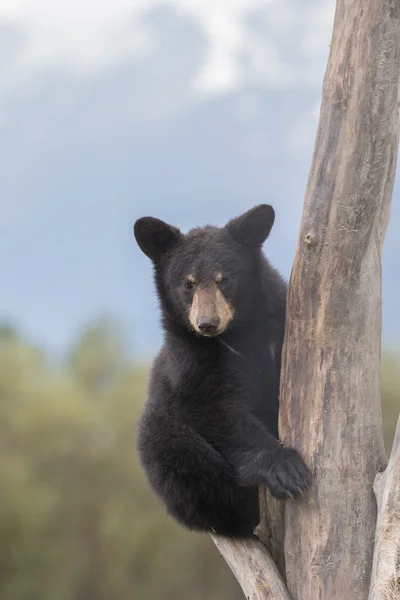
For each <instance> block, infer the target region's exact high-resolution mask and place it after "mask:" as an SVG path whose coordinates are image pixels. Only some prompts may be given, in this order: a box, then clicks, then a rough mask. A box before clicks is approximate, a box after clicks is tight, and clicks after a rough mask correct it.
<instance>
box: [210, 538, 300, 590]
mask: <svg viewBox="0 0 400 600" xmlns="http://www.w3.org/2000/svg"><path fill="white" fill-rule="evenodd" d="M211 537H212V539H213V541H214V543H215V545H216V546H217V548H218V550H219V552H220V553H221V556H222V557H223V558H224V559H225V561H226V562H227V563H228V565H229V567H230V568H231V570H232V572H233V574H234V575H235V577H236V579H237V580H238V582H239V584H240V586H241V588H242V590H243V593H244V595H245V597H246V599H247V600H291V599H290V596H289V594H288V591H287V589H286V587H285V584H284V583H283V581H282V579H281V576H280V575H279V571H278V569H277V567H276V566H275V563H274V561H273V560H272V558H271V556H270V554H269V553H268V551H267V550H266V549H265V547H264V546H263V544H262V543H261V542H260V541H259V540H256V539H254V540H234V539H232V538H226V537H222V536H216V535H212V536H211Z"/></svg>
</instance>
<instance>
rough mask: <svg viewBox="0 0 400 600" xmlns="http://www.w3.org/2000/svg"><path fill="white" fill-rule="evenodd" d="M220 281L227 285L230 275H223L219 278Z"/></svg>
mask: <svg viewBox="0 0 400 600" xmlns="http://www.w3.org/2000/svg"><path fill="white" fill-rule="evenodd" d="M219 283H220V284H221V285H227V284H228V283H229V278H228V277H221V279H220V280H219Z"/></svg>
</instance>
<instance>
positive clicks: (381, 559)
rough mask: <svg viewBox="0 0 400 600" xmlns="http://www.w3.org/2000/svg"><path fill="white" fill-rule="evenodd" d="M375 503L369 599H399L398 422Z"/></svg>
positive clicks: (399, 471)
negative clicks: (373, 548) (375, 524)
mask: <svg viewBox="0 0 400 600" xmlns="http://www.w3.org/2000/svg"><path fill="white" fill-rule="evenodd" d="M374 491H375V495H376V499H377V503H378V522H377V526H376V534H375V550H374V562H373V567H372V580H371V588H370V592H369V600H395V599H396V598H400V419H399V420H398V423H397V430H396V435H395V438H394V443H393V449H392V456H391V458H390V461H389V464H388V467H387V469H386V471H385V473H383V474H381V473H379V474H378V475H377V476H376V479H375V483H374Z"/></svg>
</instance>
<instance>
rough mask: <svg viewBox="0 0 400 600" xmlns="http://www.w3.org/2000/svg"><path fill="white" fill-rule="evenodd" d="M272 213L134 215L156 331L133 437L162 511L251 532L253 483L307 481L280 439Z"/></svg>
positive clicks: (278, 489) (281, 492)
mask: <svg viewBox="0 0 400 600" xmlns="http://www.w3.org/2000/svg"><path fill="white" fill-rule="evenodd" d="M274 220H275V211H274V209H273V208H272V206H270V205H267V204H261V205H258V206H255V207H254V208H252V209H250V210H248V211H247V212H246V213H244V214H242V215H241V216H239V217H236V218H233V219H231V220H230V221H229V222H228V223H227V225H226V226H224V227H214V226H205V227H201V228H195V229H192V230H190V231H189V232H188V233H187V234H182V233H181V231H180V230H179V229H178V228H176V227H174V226H171V225H169V224H167V223H165V222H163V221H161V220H159V219H156V218H153V217H142V218H140V219H138V220H137V221H136V223H135V225H134V235H135V238H136V242H137V244H138V245H139V247H140V249H141V250H142V252H143V253H144V254H145V255H146V256H147V257H148V258H150V260H151V261H152V263H153V267H154V277H155V287H156V291H157V295H158V300H159V305H160V310H161V317H162V319H161V323H162V329H163V333H164V341H163V345H162V348H161V350H160V352H159V354H158V355H157V357H156V359H155V361H154V363H153V365H152V369H151V372H150V378H149V384H148V391H147V398H146V401H145V404H144V407H143V411H142V413H141V416H140V418H139V421H138V426H137V437H136V446H137V451H138V455H139V459H140V463H141V466H142V468H143V470H144V472H145V474H146V477H147V480H148V483H149V485H150V486H151V488H152V490H153V491H154V493H155V494H156V495H157V496H158V497H159V498H160V499H161V501H162V502H163V503H164V505H165V507H166V510H167V512H168V514H169V515H170V516H171V517H173V518H174V519H175V520H176V521H178V522H179V523H180V524H181V525H182V526H184V527H185V528H187V529H190V530H193V531H203V532H204V531H205V532H209V533H210V532H213V533H215V534H218V535H224V536H230V537H236V538H249V537H252V536H253V532H254V528H255V527H256V526H257V525H258V523H259V501H258V489H259V486H260V484H266V485H267V486H268V488H269V490H270V491H271V494H272V495H273V496H274V497H275V498H277V499H281V500H284V499H287V498H292V497H296V496H298V495H299V494H302V493H303V492H304V491H305V490H306V489H307V488H308V486H309V485H310V471H309V469H308V467H307V465H306V464H305V462H304V461H303V459H302V457H301V456H300V454H299V453H298V452H297V451H296V450H295V449H294V448H289V447H284V445H283V444H282V442H281V441H280V440H279V438H278V410H279V379H280V369H281V351H282V344H283V336H284V330H285V312H286V295H287V284H286V283H285V281H284V279H283V278H282V277H281V275H280V274H279V273H278V271H277V270H276V269H275V268H274V267H273V266H272V265H271V264H270V263H269V262H268V260H267V258H266V257H265V256H264V254H263V251H262V245H263V243H264V242H265V240H266V239H267V238H268V236H269V233H270V231H271V228H272V226H273V223H274Z"/></svg>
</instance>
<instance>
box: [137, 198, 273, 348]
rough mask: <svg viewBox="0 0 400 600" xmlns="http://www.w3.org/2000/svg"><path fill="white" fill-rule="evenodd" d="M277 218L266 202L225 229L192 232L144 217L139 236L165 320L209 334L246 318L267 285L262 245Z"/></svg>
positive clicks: (138, 225)
mask: <svg viewBox="0 0 400 600" xmlns="http://www.w3.org/2000/svg"><path fill="white" fill-rule="evenodd" d="M274 219H275V212H274V209H273V208H272V206H269V205H267V204H261V205H259V206H256V207H254V208H252V209H251V210H249V211H247V212H246V213H244V214H243V215H241V216H239V217H236V218H235V219H232V220H231V221H229V223H228V224H227V225H226V226H225V227H222V228H218V227H210V226H207V227H203V228H197V229H193V230H191V231H189V233H188V234H186V235H184V234H182V233H181V232H180V230H179V229H177V228H176V227H173V226H172V225H168V224H167V223H164V221H161V220H159V219H155V218H153V217H142V218H141V219H138V220H137V221H136V223H135V226H134V234H135V238H136V241H137V243H138V245H139V247H140V249H141V250H142V252H144V254H146V256H148V257H149V258H150V259H151V261H152V262H153V264H154V268H155V276H156V285H157V290H158V294H159V298H160V303H161V308H162V311H163V314H164V318H165V319H167V320H168V321H169V322H170V323H173V324H174V325H175V326H178V327H183V328H185V329H186V330H188V331H191V332H193V333H197V334H200V335H201V336H205V337H214V336H216V335H219V334H221V333H222V332H224V331H225V330H226V329H227V328H228V327H230V326H233V325H235V324H238V323H240V322H241V321H242V322H243V321H245V319H246V315H248V314H249V311H251V306H252V301H253V299H254V295H255V294H257V292H258V291H259V287H260V285H261V281H260V280H261V272H260V269H261V260H262V253H261V247H262V244H263V243H264V241H265V240H266V239H267V237H268V235H269V233H270V231H271V228H272V225H273V223H274Z"/></svg>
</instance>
